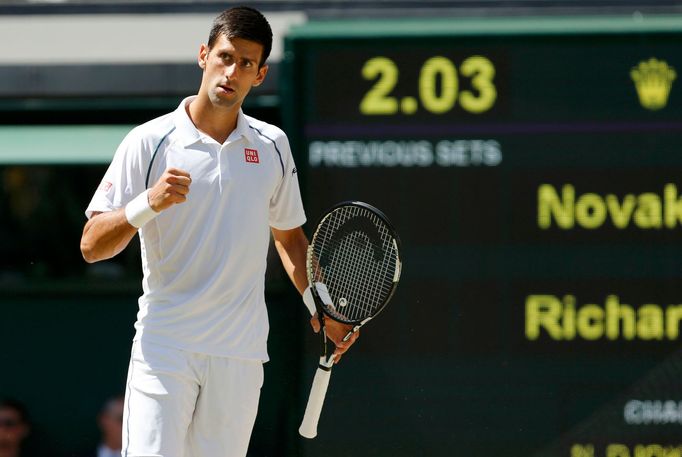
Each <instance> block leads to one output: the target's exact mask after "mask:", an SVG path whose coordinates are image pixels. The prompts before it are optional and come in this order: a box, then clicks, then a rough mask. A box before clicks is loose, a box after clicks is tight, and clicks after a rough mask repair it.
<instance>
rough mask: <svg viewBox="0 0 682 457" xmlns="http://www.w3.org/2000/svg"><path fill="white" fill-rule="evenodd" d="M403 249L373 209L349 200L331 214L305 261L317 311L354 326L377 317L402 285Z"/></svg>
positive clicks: (381, 215)
mask: <svg viewBox="0 0 682 457" xmlns="http://www.w3.org/2000/svg"><path fill="white" fill-rule="evenodd" d="M400 249H401V244H400V238H399V237H398V234H397V233H396V231H395V228H394V227H393V225H392V224H391V222H390V221H389V219H388V217H386V215H385V214H384V213H383V212H381V211H380V210H378V209H377V208H375V207H374V206H372V205H370V204H368V203H364V202H359V201H345V202H341V203H338V204H336V205H334V206H333V207H331V208H330V209H329V210H327V211H326V212H325V214H324V215H323V216H322V217H321V218H320V220H319V222H318V224H317V226H316V229H315V232H314V233H313V236H312V238H311V241H310V246H309V248H308V255H307V261H306V267H307V274H308V282H309V284H310V285H311V286H312V287H311V289H312V294H313V298H314V299H315V304H316V306H317V308H318V312H319V311H322V312H324V314H325V315H327V316H329V317H330V318H332V319H334V320H336V321H338V322H342V323H345V324H352V325H355V324H359V323H363V322H365V321H367V320H368V319H371V318H373V317H374V316H376V315H377V314H378V313H379V312H381V310H383V309H384V308H385V307H386V305H387V304H388V302H389V301H390V300H391V297H393V294H394V293H395V290H396V288H397V286H398V282H399V280H400V272H401V268H402V263H401V260H400V259H401V256H400Z"/></svg>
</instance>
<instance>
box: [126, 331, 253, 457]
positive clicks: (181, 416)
mask: <svg viewBox="0 0 682 457" xmlns="http://www.w3.org/2000/svg"><path fill="white" fill-rule="evenodd" d="M262 385H263V364H262V362H261V361H259V360H242V359H233V358H226V357H215V356H209V355H205V354H196V353H192V352H186V351H181V350H179V349H174V348H169V347H165V346H159V345H156V344H152V343H148V342H141V341H135V342H133V349H132V355H131V358H130V367H129V368H128V384H127V387H126V395H125V410H124V416H123V450H122V452H121V454H122V456H123V457H150V456H159V457H244V456H245V455H246V451H247V448H248V446H249V439H250V437H251V431H252V429H253V424H254V422H255V420H256V412H257V410H258V398H259V396H260V389H261V387H262Z"/></svg>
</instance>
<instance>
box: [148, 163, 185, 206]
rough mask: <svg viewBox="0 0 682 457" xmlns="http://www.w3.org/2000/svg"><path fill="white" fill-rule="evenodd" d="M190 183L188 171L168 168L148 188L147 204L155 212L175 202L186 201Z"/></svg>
mask: <svg viewBox="0 0 682 457" xmlns="http://www.w3.org/2000/svg"><path fill="white" fill-rule="evenodd" d="M191 183H192V178H190V176H189V173H187V172H186V171H184V170H180V169H178V168H168V169H167V170H166V171H165V172H164V173H163V175H162V176H161V177H160V178H159V180H158V181H156V184H154V186H153V187H152V188H151V189H149V194H148V199H149V206H151V207H152V209H153V210H154V211H156V212H157V213H159V212H161V211H163V210H164V209H167V208H169V207H170V206H172V205H174V204H176V203H183V202H185V201H187V194H189V185H190V184H191Z"/></svg>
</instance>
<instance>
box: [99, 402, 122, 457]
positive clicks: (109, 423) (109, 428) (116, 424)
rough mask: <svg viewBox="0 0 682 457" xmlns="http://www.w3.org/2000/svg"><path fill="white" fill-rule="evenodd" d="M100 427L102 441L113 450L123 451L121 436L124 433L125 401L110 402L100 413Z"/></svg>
mask: <svg viewBox="0 0 682 457" xmlns="http://www.w3.org/2000/svg"><path fill="white" fill-rule="evenodd" d="M99 427H100V430H102V439H103V441H104V442H105V443H106V445H107V446H109V447H110V448H111V449H121V434H122V433H123V399H116V400H112V401H111V402H109V404H108V405H107V407H106V408H105V409H104V411H102V412H101V413H100V416H99Z"/></svg>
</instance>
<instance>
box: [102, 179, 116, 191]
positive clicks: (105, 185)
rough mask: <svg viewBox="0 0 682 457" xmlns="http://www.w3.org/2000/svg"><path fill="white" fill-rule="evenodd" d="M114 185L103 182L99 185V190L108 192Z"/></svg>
mask: <svg viewBox="0 0 682 457" xmlns="http://www.w3.org/2000/svg"><path fill="white" fill-rule="evenodd" d="M112 185H113V184H111V183H110V182H109V181H102V183H101V184H100V185H99V190H101V191H102V192H108V191H109V189H111V186H112Z"/></svg>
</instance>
